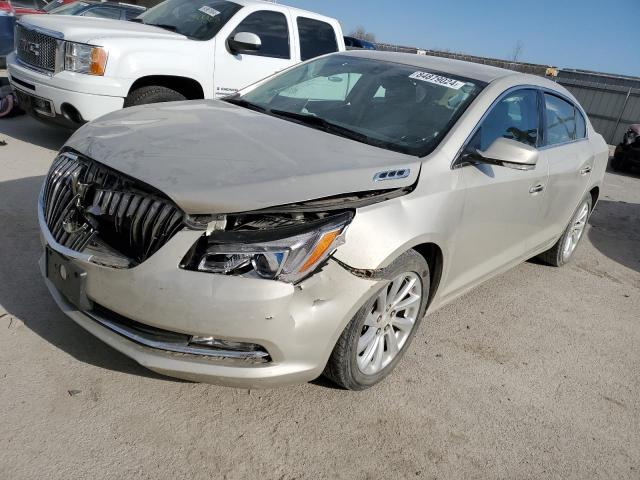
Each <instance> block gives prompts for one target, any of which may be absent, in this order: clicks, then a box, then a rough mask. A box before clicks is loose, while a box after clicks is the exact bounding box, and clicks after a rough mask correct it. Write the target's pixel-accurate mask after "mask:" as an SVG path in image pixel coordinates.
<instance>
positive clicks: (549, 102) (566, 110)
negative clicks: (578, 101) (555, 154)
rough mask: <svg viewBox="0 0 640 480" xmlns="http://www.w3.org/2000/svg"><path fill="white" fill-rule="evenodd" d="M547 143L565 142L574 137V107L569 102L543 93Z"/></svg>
mask: <svg viewBox="0 0 640 480" xmlns="http://www.w3.org/2000/svg"><path fill="white" fill-rule="evenodd" d="M544 104H545V109H544V110H545V119H546V127H547V129H546V131H545V134H546V135H545V139H546V144H547V145H557V144H559V143H566V142H570V141H572V140H575V138H576V118H575V108H574V106H573V105H572V104H570V103H569V102H567V101H565V100H563V99H561V98H560V97H556V96H555V95H551V94H548V93H545V94H544Z"/></svg>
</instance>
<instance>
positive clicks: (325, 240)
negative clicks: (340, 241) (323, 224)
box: [300, 229, 340, 273]
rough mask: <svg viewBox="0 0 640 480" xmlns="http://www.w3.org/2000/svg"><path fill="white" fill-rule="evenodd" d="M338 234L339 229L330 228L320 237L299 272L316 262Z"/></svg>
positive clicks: (304, 270)
mask: <svg viewBox="0 0 640 480" xmlns="http://www.w3.org/2000/svg"><path fill="white" fill-rule="evenodd" d="M338 235H340V229H338V230H332V231H331V232H327V233H325V234H324V235H322V237H321V238H320V241H319V242H318V243H316V246H315V247H314V249H313V250H312V252H311V254H310V255H309V257H308V258H307V261H306V262H304V265H302V268H301V269H300V273H303V272H306V271H307V270H309V269H310V268H311V267H312V266H314V265H315V264H316V262H317V261H318V260H319V259H320V258H322V256H323V255H324V254H325V252H326V251H327V250H328V249H329V247H331V245H333V242H334V241H335V239H336V238H338Z"/></svg>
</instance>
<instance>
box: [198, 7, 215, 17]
mask: <svg viewBox="0 0 640 480" xmlns="http://www.w3.org/2000/svg"><path fill="white" fill-rule="evenodd" d="M198 11H200V12H202V13H204V14H205V15H209V16H210V17H216V16H218V15H220V12H219V11H218V10H216V9H215V8H211V7H208V6H206V5H203V6H202V7H200V8H199V9H198Z"/></svg>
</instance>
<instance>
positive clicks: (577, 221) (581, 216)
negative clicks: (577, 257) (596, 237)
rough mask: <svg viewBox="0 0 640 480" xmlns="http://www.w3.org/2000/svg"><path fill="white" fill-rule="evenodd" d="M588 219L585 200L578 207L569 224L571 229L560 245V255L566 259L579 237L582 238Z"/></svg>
mask: <svg viewBox="0 0 640 480" xmlns="http://www.w3.org/2000/svg"><path fill="white" fill-rule="evenodd" d="M588 219H589V204H588V203H587V202H585V203H583V204H582V206H581V207H580V210H579V212H578V215H576V216H575V217H574V218H573V224H572V225H571V229H570V231H569V234H568V235H567V238H566V239H565V241H564V246H563V247H562V257H563V259H564V260H565V261H566V260H567V259H568V258H569V257H571V255H573V252H574V251H575V249H576V247H577V246H578V243H579V242H580V238H582V234H583V233H584V230H585V228H586V226H587V220H588Z"/></svg>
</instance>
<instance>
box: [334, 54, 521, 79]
mask: <svg viewBox="0 0 640 480" xmlns="http://www.w3.org/2000/svg"><path fill="white" fill-rule="evenodd" d="M341 54H342V55H349V56H354V57H362V58H371V59H373V60H382V61H386V62H394V63H402V64H404V65H410V66H413V67H416V68H425V69H428V70H436V71H439V72H444V73H450V74H452V75H459V76H461V77H465V78H469V79H473V80H479V81H481V82H485V83H490V82H492V81H494V80H497V79H499V78H503V77H508V76H511V75H522V74H520V73H519V72H515V71H513V70H507V69H505V68H499V67H492V66H491V65H482V64H480V63H472V62H465V61H462V60H454V59H451V58H444V57H434V56H431V55H416V54H415V53H398V52H384V51H379V50H378V51H376V50H351V51H348V52H341Z"/></svg>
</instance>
